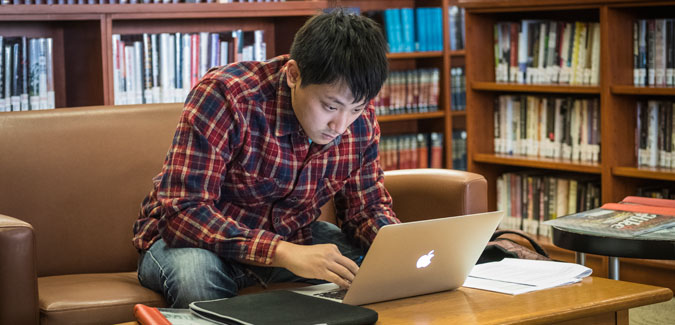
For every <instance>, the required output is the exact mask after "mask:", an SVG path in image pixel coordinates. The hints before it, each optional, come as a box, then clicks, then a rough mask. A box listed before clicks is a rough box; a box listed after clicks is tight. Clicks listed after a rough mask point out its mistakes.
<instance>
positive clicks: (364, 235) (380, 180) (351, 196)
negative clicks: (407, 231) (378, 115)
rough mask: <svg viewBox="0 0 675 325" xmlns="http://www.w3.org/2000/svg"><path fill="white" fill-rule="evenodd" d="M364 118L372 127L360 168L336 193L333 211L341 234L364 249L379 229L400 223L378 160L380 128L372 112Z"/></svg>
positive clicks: (368, 111) (369, 111)
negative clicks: (340, 226) (342, 232)
mask: <svg viewBox="0 0 675 325" xmlns="http://www.w3.org/2000/svg"><path fill="white" fill-rule="evenodd" d="M371 105H372V104H371ZM365 114H369V115H368V116H367V119H366V120H370V123H372V133H371V137H370V140H369V143H368V145H367V147H366V149H365V150H364V151H363V156H362V162H361V166H360V167H359V169H358V170H357V171H356V172H355V173H354V174H353V175H352V177H351V178H350V179H349V180H348V181H347V182H346V183H345V185H344V187H343V188H342V189H341V190H340V191H338V193H336V195H335V207H336V211H337V217H338V218H340V219H341V220H342V221H343V223H342V229H343V231H344V232H345V233H346V234H347V235H348V236H350V237H352V238H354V239H356V240H358V241H359V242H360V243H361V245H362V247H364V248H367V247H370V244H371V243H372V242H373V240H374V239H375V235H376V234H377V231H378V230H379V229H380V228H381V227H383V226H385V225H388V224H395V223H400V221H399V220H398V219H397V218H396V215H395V213H394V211H393V209H392V201H391V196H390V195H389V192H387V190H386V189H385V187H384V172H383V171H382V168H381V166H380V162H379V159H378V146H379V141H380V127H379V124H378V123H377V120H376V119H375V114H374V110H371V109H369V110H367V112H366V113H365Z"/></svg>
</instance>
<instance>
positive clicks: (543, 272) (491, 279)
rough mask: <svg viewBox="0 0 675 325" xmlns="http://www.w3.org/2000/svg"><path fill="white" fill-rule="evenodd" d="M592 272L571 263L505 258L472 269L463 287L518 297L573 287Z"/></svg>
mask: <svg viewBox="0 0 675 325" xmlns="http://www.w3.org/2000/svg"><path fill="white" fill-rule="evenodd" d="M591 272H593V270H591V269H590V268H588V267H585V266H583V265H579V264H574V263H565V262H553V261H540V260H524V259H516V258H505V259H503V260H501V261H499V262H492V263H485V264H478V265H476V266H474V268H473V270H471V273H469V276H468V277H467V279H466V281H465V282H464V286H465V287H469V288H475V289H482V290H489V291H495V292H501V293H508V294H512V295H517V294H521V293H525V292H530V291H536V290H542V289H547V288H552V287H557V286H561V285H564V284H568V283H576V282H579V281H581V279H583V278H584V277H587V276H589V275H591Z"/></svg>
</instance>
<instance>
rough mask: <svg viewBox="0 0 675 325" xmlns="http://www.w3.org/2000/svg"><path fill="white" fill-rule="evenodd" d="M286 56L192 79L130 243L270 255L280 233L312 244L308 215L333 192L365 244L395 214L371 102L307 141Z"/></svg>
mask: <svg viewBox="0 0 675 325" xmlns="http://www.w3.org/2000/svg"><path fill="white" fill-rule="evenodd" d="M288 59H289V58H288V56H279V57H276V58H274V59H272V60H269V61H267V62H240V63H234V64H230V65H227V66H224V67H219V68H215V69H212V70H210V71H209V72H208V73H207V74H206V75H205V76H204V78H203V79H202V80H201V81H200V82H199V84H197V85H196V87H195V88H194V89H193V90H192V92H191V93H190V95H189V97H188V99H187V100H186V103H185V109H184V110H183V113H182V115H181V118H180V122H179V124H178V127H177V130H176V133H175V135H174V139H173V144H172V145H171V148H170V149H169V152H168V153H167V156H166V159H165V161H164V166H163V168H162V171H161V172H160V173H159V175H158V176H156V177H155V178H154V179H153V183H154V188H153V190H152V191H151V192H150V194H149V195H148V196H147V197H146V198H145V199H144V201H143V204H142V207H141V211H140V216H139V218H138V220H137V221H136V223H135V224H134V238H133V243H134V246H135V247H136V248H138V249H141V250H147V249H149V248H150V246H151V245H152V244H153V243H154V242H155V241H156V240H158V239H159V238H160V237H161V238H163V239H164V240H165V241H166V242H167V244H168V245H169V246H172V247H201V248H205V249H208V250H211V251H213V252H215V253H216V254H218V255H219V256H221V257H223V258H231V259H239V260H247V261H254V262H258V263H264V264H270V263H271V262H272V257H273V254H274V251H275V248H276V245H277V244H278V243H279V241H280V240H285V241H289V242H293V243H297V244H311V242H312V233H311V227H309V225H310V224H311V223H312V222H314V220H316V218H318V216H319V215H320V210H319V209H320V207H321V206H323V205H324V204H325V203H326V202H328V201H329V200H330V199H331V198H333V197H334V198H335V204H336V208H337V216H338V218H339V219H340V220H341V221H342V229H343V231H344V232H345V233H346V234H347V236H350V237H352V238H354V239H356V240H357V242H359V243H360V244H361V245H362V246H363V247H368V246H369V245H370V243H372V241H373V239H374V238H375V234H376V233H377V231H378V229H379V228H380V227H382V226H384V225H387V224H393V223H398V222H399V221H398V219H396V217H395V215H394V212H393V211H392V209H391V204H392V202H391V197H390V196H389V193H387V191H386V190H385V188H384V184H383V172H382V169H381V168H380V164H379V161H378V155H377V147H378V142H379V138H380V129H379V125H378V124H377V121H376V119H375V111H374V108H373V105H372V103H371V104H369V105H368V106H367V107H366V109H365V110H364V112H363V114H362V115H361V116H360V117H359V118H358V119H357V120H356V121H355V122H354V123H353V124H352V125H351V126H350V127H349V128H348V130H347V131H346V132H345V133H344V134H342V135H341V136H339V137H337V138H336V139H335V140H334V141H333V142H331V143H329V144H326V145H318V144H316V143H314V144H310V142H309V138H308V137H307V136H306V135H305V134H304V132H303V130H302V127H301V126H300V124H299V122H298V120H297V118H296V117H295V114H294V112H293V109H292V107H291V97H290V89H289V88H288V85H287V84H286V80H285V76H286V62H288Z"/></svg>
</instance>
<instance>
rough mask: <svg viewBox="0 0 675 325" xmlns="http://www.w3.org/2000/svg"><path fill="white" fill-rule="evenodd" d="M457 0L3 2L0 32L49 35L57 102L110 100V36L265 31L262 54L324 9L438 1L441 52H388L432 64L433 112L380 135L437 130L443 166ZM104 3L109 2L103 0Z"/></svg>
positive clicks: (462, 117) (387, 120) (452, 119)
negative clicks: (451, 17) (436, 74)
mask: <svg viewBox="0 0 675 325" xmlns="http://www.w3.org/2000/svg"><path fill="white" fill-rule="evenodd" d="M456 1H457V0H392V1H384V0H375V1H365V0H364V1H356V0H313V1H286V2H261V3H257V2H255V3H246V2H235V3H226V4H225V3H223V4H221V3H167V4H129V3H127V4H91V5H90V4H81V5H45V4H40V5H35V4H32V5H2V6H0V35H2V36H4V37H17V36H26V37H29V38H33V37H51V38H52V39H53V44H54V45H53V66H54V87H55V89H54V91H55V103H56V107H57V108H61V107H76V106H91V105H112V104H113V103H114V96H113V95H114V92H113V88H114V87H113V63H112V55H113V49H112V44H111V43H112V35H113V34H121V35H129V34H141V33H163V32H182V33H195V32H225V31H230V30H234V29H242V30H245V31H246V30H263V31H264V38H265V42H266V43H267V57H268V58H269V57H273V56H275V55H279V54H283V53H288V51H289V49H290V45H291V43H292V40H293V36H294V34H295V32H296V31H297V30H298V29H299V28H300V26H301V25H302V24H303V23H304V21H305V20H306V19H307V18H308V17H310V16H311V15H314V14H315V13H317V12H319V11H320V10H323V9H325V8H329V7H335V6H341V7H358V8H359V9H360V11H361V12H366V11H371V10H384V9H387V8H403V7H411V8H415V7H441V8H442V10H443V24H442V26H438V28H442V29H443V36H444V40H443V50H442V51H436V52H413V53H391V54H389V59H390V66H391V69H392V70H405V69H417V68H428V67H434V68H438V69H439V70H440V72H441V75H440V96H439V110H438V111H436V112H430V113H420V114H402V115H392V116H382V117H380V118H379V121H380V122H381V124H382V132H383V135H392V134H402V133H418V132H442V133H443V134H444V139H443V140H444V142H443V143H444V150H445V154H444V160H445V162H444V164H443V166H446V167H447V168H451V167H452V128H453V126H454V127H460V128H464V126H465V124H466V114H465V113H464V112H455V111H452V110H451V109H450V72H449V71H450V67H451V66H463V65H464V51H463V50H460V51H450V50H449V48H450V46H449V39H448V35H449V32H448V7H449V6H450V5H456ZM106 2H107V1H106Z"/></svg>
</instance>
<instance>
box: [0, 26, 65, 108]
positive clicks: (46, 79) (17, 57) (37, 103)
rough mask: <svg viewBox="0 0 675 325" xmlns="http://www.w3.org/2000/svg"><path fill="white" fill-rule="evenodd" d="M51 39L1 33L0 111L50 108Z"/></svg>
mask: <svg viewBox="0 0 675 325" xmlns="http://www.w3.org/2000/svg"><path fill="white" fill-rule="evenodd" d="M52 47H53V45H52V39H51V38H27V37H3V36H0V112H17V111H31V110H42V109H51V108H54V107H55V102H54V69H53V64H52V56H53V55H52Z"/></svg>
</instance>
